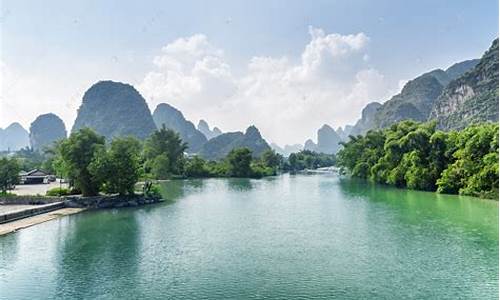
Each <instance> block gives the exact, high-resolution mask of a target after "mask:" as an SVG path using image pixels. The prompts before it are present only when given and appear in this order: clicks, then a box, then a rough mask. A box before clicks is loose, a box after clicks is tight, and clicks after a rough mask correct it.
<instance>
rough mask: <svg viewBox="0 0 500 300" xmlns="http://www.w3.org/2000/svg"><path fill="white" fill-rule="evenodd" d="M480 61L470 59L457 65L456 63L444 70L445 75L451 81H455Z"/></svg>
mask: <svg viewBox="0 0 500 300" xmlns="http://www.w3.org/2000/svg"><path fill="white" fill-rule="evenodd" d="M480 61H481V60H480V59H470V60H465V61H462V62H459V63H456V64H454V65H452V66H451V67H449V68H448V69H446V74H448V77H449V78H450V81H451V80H454V79H457V78H458V77H460V76H462V75H463V74H464V73H465V72H467V71H470V70H472V68H474V67H475V66H476V65H477V64H478V63H479V62H480Z"/></svg>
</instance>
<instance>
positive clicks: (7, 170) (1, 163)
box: [0, 157, 20, 193]
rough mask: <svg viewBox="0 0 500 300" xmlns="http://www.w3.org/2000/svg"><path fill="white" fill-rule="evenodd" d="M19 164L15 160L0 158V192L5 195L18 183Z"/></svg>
mask: <svg viewBox="0 0 500 300" xmlns="http://www.w3.org/2000/svg"><path fill="white" fill-rule="evenodd" d="M19 171H20V167H19V163H18V161H17V159H15V158H6V157H2V158H0V192H2V193H6V192H7V190H9V189H11V188H13V187H14V185H16V184H17V183H18V182H19Z"/></svg>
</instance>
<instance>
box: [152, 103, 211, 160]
mask: <svg viewBox="0 0 500 300" xmlns="http://www.w3.org/2000/svg"><path fill="white" fill-rule="evenodd" d="M153 120H154V122H155V124H156V127H157V128H161V127H162V125H165V127H166V128H170V129H172V130H174V131H176V132H178V133H179V135H180V137H181V138H182V140H184V141H185V142H186V143H188V147H189V148H188V152H192V153H195V152H198V151H199V150H200V148H201V147H202V146H203V144H204V143H205V142H206V141H207V137H206V136H205V135H204V134H203V133H201V132H200V131H199V130H198V129H196V128H195V127H194V125H193V123H191V122H190V121H188V120H186V119H185V118H184V115H183V114H182V113H181V112H180V111H179V110H178V109H176V108H174V107H173V106H171V105H169V104H166V103H160V104H158V106H157V107H156V109H155V111H154V112H153Z"/></svg>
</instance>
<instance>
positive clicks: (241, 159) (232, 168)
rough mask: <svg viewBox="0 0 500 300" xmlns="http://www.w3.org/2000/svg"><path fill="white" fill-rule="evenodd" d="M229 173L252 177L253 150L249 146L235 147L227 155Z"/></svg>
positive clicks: (235, 175)
mask: <svg viewBox="0 0 500 300" xmlns="http://www.w3.org/2000/svg"><path fill="white" fill-rule="evenodd" d="M226 159H227V162H228V164H229V174H230V175H231V176H233V177H252V168H251V167H250V163H251V162H252V151H251V150H250V149H248V148H235V149H233V150H231V152H229V154H228V155H227V158H226Z"/></svg>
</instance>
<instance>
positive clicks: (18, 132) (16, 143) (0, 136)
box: [0, 123, 30, 151]
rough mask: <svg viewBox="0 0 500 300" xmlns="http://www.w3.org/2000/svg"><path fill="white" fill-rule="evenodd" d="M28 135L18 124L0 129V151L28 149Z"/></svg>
mask: <svg viewBox="0 0 500 300" xmlns="http://www.w3.org/2000/svg"><path fill="white" fill-rule="evenodd" d="M29 143H30V139H29V133H28V131H26V129H24V128H23V126H21V124H19V123H12V124H10V125H9V126H7V127H6V128H5V129H2V128H0V151H17V150H20V149H22V148H25V147H28V146H29Z"/></svg>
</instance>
